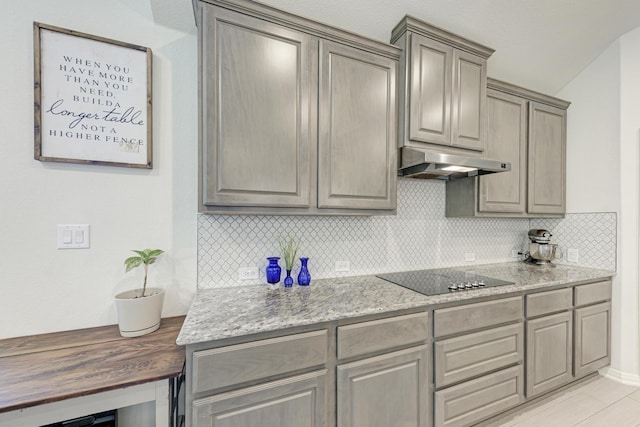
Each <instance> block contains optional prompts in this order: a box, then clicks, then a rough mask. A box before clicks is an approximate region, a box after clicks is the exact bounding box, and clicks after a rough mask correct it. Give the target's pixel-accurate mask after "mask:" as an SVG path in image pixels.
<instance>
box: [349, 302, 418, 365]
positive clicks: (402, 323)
mask: <svg viewBox="0 0 640 427" xmlns="http://www.w3.org/2000/svg"><path fill="white" fill-rule="evenodd" d="M428 336H429V314H428V313H416V314H408V315H406V316H398V317H391V318H388V319H380V320H374V321H371V322H363V323H357V324H355V325H347V326H340V327H338V359H346V358H349V357H355V356H362V355H365V354H368V353H373V352H376V351H383V350H391V349H393V348H396V347H401V346H404V345H409V344H415V343H419V342H421V341H425V340H426V339H427V338H428Z"/></svg>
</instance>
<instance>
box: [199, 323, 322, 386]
mask: <svg viewBox="0 0 640 427" xmlns="http://www.w3.org/2000/svg"><path fill="white" fill-rule="evenodd" d="M327 345H328V340H327V331H326V330H321V331H314V332H308V333H304V334H296V335H287V336H284V337H278V338H272V339H268V340H261V341H253V342H249V343H245V344H238V345H232V346H228V347H220V348H215V349H211V350H202V351H196V352H195V353H193V359H192V361H193V376H192V384H193V385H192V390H193V393H200V392H203V391H207V390H214V389H218V388H221V387H226V386H230V385H233V384H241V383H245V382H248V381H256V380H261V379H266V378H268V377H270V376H274V375H280V374H285V373H287V372H294V371H298V370H301V369H306V368H311V367H315V366H321V365H324V364H326V363H327Z"/></svg>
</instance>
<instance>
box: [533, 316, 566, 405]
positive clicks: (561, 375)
mask: <svg viewBox="0 0 640 427" xmlns="http://www.w3.org/2000/svg"><path fill="white" fill-rule="evenodd" d="M572 361H573V322H572V313H571V312H568V311H567V312H564V313H559V314H555V315H553V316H546V317H542V318H540V319H535V320H528V321H527V359H526V367H527V397H532V396H535V395H537V394H540V393H543V392H545V391H548V390H551V389H553V388H556V387H558V386H560V385H563V384H566V383H568V382H569V381H571V379H572V378H573V377H572V375H571V366H572Z"/></svg>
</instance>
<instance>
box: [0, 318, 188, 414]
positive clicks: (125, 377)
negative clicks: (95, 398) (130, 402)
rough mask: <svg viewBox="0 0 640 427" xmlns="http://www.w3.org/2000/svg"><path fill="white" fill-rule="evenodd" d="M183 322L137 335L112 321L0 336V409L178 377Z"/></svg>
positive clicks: (168, 320)
mask: <svg viewBox="0 0 640 427" xmlns="http://www.w3.org/2000/svg"><path fill="white" fill-rule="evenodd" d="M183 321H184V316H178V317H169V318H165V319H162V322H161V324H160V329H158V330H157V331H155V332H152V333H150V334H147V335H143V336H141V337H136V338H123V337H121V336H120V332H119V331H118V326H117V325H111V326H103V327H99V328H89V329H79V330H75V331H66V332H56V333H52V334H42V335H32V336H27V337H19V338H9V339H5V340H0V413H1V412H8V411H13V410H16V409H22V408H28V407H31V406H36V405H41V404H43V403H51V402H57V401H61V400H65V399H70V398H74V397H80V396H86V395H89V394H94V393H101V392H105V391H109V390H115V389H120V388H125V387H129V386H133V385H137V384H143V383H147V382H153V381H158V380H162V379H168V378H173V377H176V376H178V375H180V372H181V371H182V367H183V365H184V361H185V349H184V347H182V346H179V345H176V338H177V336H178V333H179V332H180V328H181V327H182V323H183Z"/></svg>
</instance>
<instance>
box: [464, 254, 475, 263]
mask: <svg viewBox="0 0 640 427" xmlns="http://www.w3.org/2000/svg"><path fill="white" fill-rule="evenodd" d="M475 260H476V254H474V253H473V252H467V253H465V254H464V261H465V262H473V261H475Z"/></svg>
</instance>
